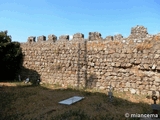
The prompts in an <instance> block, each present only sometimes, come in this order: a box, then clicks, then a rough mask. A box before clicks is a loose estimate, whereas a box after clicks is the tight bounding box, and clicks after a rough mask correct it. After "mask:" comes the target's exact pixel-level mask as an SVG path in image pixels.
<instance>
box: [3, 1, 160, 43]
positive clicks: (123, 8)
mask: <svg viewBox="0 0 160 120" xmlns="http://www.w3.org/2000/svg"><path fill="white" fill-rule="evenodd" d="M136 25H143V26H145V27H147V29H148V32H149V34H156V33H159V32H160V0H30V1H29V0H0V31H4V30H8V34H9V35H11V36H12V41H19V42H26V41H27V38H28V37H29V36H36V37H38V36H41V35H45V36H46V37H48V35H49V34H55V35H56V36H57V37H59V36H60V35H65V34H68V35H70V36H72V35H73V34H75V33H77V32H80V33H83V34H84V37H85V38H88V33H89V32H96V31H97V32H100V33H101V34H102V37H103V38H105V37H106V36H108V35H115V34H118V33H120V34H122V35H123V36H124V37H127V36H128V35H129V34H130V31H131V27H134V26H136Z"/></svg>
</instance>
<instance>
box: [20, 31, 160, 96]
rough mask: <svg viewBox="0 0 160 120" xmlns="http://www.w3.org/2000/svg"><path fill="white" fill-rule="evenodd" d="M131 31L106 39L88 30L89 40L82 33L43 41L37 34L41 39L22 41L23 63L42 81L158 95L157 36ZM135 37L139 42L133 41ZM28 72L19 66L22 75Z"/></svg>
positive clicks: (159, 61) (159, 55) (159, 53)
mask: <svg viewBox="0 0 160 120" xmlns="http://www.w3.org/2000/svg"><path fill="white" fill-rule="evenodd" d="M132 29H133V28H132ZM136 29H137V28H136ZM133 31H134V32H131V35H130V36H129V37H128V38H123V36H121V35H118V36H119V37H115V36H114V37H112V39H111V37H106V38H109V40H106V39H103V38H101V34H99V33H97V32H90V33H89V35H90V36H89V39H88V40H84V35H83V34H81V33H77V34H75V35H74V36H73V39H72V40H69V38H68V36H61V37H59V39H60V40H55V38H56V37H55V36H54V35H50V37H51V36H54V37H53V38H54V39H51V40H49V41H51V42H47V41H46V40H45V41H44V42H43V40H42V39H43V38H45V37H40V38H41V40H39V41H41V42H35V41H34V42H27V43H23V44H21V47H22V51H23V54H24V55H25V56H24V61H23V66H24V67H25V68H27V69H32V70H35V71H37V72H38V73H39V74H40V75H41V80H42V82H46V83H50V84H60V85H62V86H73V87H86V88H92V89H99V90H108V88H109V86H110V85H112V86H113V88H114V90H116V91H121V92H122V91H131V92H132V93H136V94H150V95H151V94H152V92H153V91H156V94H157V95H159V92H160V39H159V38H160V37H159V36H148V33H147V32H146V30H145V31H144V33H143V34H142V36H141V37H139V38H140V39H139V38H138V37H137V36H136V38H134V36H133V34H136V33H135V29H133ZM141 31H143V30H141ZM145 33H146V35H144V34H145ZM139 35H141V34H139ZM146 36H148V37H146ZM130 37H131V38H130ZM113 38H116V40H114V39H113ZM137 39H138V40H141V42H135V40H136V41H137ZM53 41H54V42H53ZM55 41H56V42H55ZM124 41H125V42H124ZM28 74H29V73H25V71H23V69H22V70H21V76H23V77H24V78H25V77H26V76H27V75H28ZM30 76H34V74H33V73H32V74H30Z"/></svg>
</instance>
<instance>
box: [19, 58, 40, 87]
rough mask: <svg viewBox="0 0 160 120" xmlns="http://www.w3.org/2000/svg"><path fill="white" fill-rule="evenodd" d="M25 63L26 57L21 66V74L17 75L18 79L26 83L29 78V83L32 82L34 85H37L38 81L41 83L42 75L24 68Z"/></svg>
mask: <svg viewBox="0 0 160 120" xmlns="http://www.w3.org/2000/svg"><path fill="white" fill-rule="evenodd" d="M23 61H24V55H23V57H22V60H21V65H20V69H19V72H18V73H19V74H17V77H16V79H17V80H21V81H25V80H26V79H27V78H29V82H31V83H32V84H33V85H34V84H37V82H38V80H39V82H40V81H41V78H40V74H39V73H38V72H37V71H36V70H33V69H28V68H25V67H24V66H23ZM19 77H20V78H19ZM39 82H38V84H39Z"/></svg>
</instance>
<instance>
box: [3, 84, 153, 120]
mask: <svg viewBox="0 0 160 120" xmlns="http://www.w3.org/2000/svg"><path fill="white" fill-rule="evenodd" d="M106 93H107V92H105V91H95V90H94V91H92V90H89V89H88V90H87V89H86V90H82V89H81V90H78V89H73V88H66V89H62V88H60V86H59V85H49V84H43V85H40V86H35V85H27V84H24V83H19V82H14V83H13V82H12V83H7V85H6V84H4V85H3V87H0V103H1V104H0V116H1V118H0V119H2V120H22V119H27V120H28V119H31V120H128V119H127V118H125V116H124V114H125V113H147V112H148V113H150V112H151V108H150V105H149V104H148V103H147V102H146V99H145V98H144V97H142V96H138V95H130V96H131V97H128V96H129V93H116V92H115V93H114V99H113V101H112V102H109V98H108V96H107V94H106ZM75 95H78V96H84V97H85V99H84V100H82V101H80V102H77V103H75V104H73V105H70V106H66V105H61V104H58V102H59V101H61V100H64V99H67V98H69V97H72V96H75ZM130 98H132V99H133V100H134V99H136V100H137V101H136V102H133V100H131V99H130ZM137 98H139V99H137ZM138 100H139V101H138ZM143 101H144V102H143Z"/></svg>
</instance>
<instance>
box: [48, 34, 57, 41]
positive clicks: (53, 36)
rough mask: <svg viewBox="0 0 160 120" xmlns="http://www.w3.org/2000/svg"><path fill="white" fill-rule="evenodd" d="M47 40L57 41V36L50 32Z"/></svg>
mask: <svg viewBox="0 0 160 120" xmlns="http://www.w3.org/2000/svg"><path fill="white" fill-rule="evenodd" d="M47 41H49V42H56V41H57V36H55V35H54V34H50V35H48V40H47Z"/></svg>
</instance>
